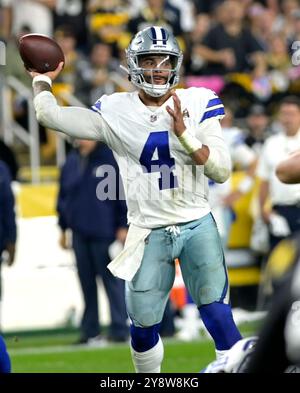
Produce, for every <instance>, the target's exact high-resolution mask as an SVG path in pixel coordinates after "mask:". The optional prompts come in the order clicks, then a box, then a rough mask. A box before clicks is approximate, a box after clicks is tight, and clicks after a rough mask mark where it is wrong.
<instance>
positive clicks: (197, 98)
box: [31, 26, 241, 373]
mask: <svg viewBox="0 0 300 393" xmlns="http://www.w3.org/2000/svg"><path fill="white" fill-rule="evenodd" d="M182 58H183V54H182V52H181V50H180V48H179V46H178V43H177V41H176V39H175V37H174V36H173V34H172V33H171V32H169V31H168V30H166V29H165V28H162V27H159V26H152V27H148V28H146V29H144V30H142V31H140V32H138V33H137V34H136V35H135V36H134V37H133V39H132V40H131V42H130V44H129V47H128V49H127V50H126V59H127V67H128V69H127V71H128V76H129V79H130V80H131V82H132V83H133V84H134V86H135V87H136V88H137V90H136V91H134V92H129V93H126V92H122V93H114V94H112V95H109V96H108V95H104V96H102V97H101V98H99V100H98V101H97V102H96V103H95V104H94V105H93V106H92V110H89V109H86V108H78V107H61V106H59V105H58V104H57V102H56V99H55V97H54V96H53V94H52V93H51V83H52V80H54V79H55V78H56V77H57V75H58V74H59V72H60V71H61V69H62V67H63V63H60V65H59V66H58V68H57V69H56V70H55V71H53V72H48V73H46V74H43V75H39V74H38V73H36V72H31V76H32V77H33V89H34V95H35V98H34V106H35V109H36V114H37V119H38V120H39V122H40V123H42V124H43V125H44V126H47V127H49V128H51V129H55V130H58V131H61V132H64V133H66V134H68V135H70V136H72V137H75V138H84V139H96V140H99V141H102V142H104V143H106V144H107V145H108V146H109V147H110V148H111V149H112V150H113V151H114V153H115V156H116V159H117V161H118V164H119V167H120V172H121V176H122V180H123V184H124V188H125V194H126V201H127V207H128V222H129V224H130V227H129V231H128V235H127V239H126V243H125V246H124V249H123V251H122V252H121V253H120V254H119V255H118V256H117V257H116V258H115V259H114V260H113V261H112V262H111V263H110V265H109V269H110V270H111V272H112V273H113V274H114V275H116V276H118V277H120V278H122V279H125V280H126V304H127V311H128V314H129V317H130V319H131V353H132V359H133V363H134V366H135V370H136V372H144V373H154V372H160V369H161V362H162V360H163V344H162V341H161V339H160V337H159V334H158V329H159V325H160V322H161V320H162V316H163V312H164V308H165V305H166V302H167V300H168V296H169V292H170V290H171V288H172V285H173V282H174V275H175V265H174V260H175V259H176V258H179V259H180V261H181V270H182V274H183V278H184V281H185V285H186V286H187V288H188V290H189V292H190V294H191V296H192V298H193V301H194V302H195V303H196V304H197V306H198V308H199V311H200V314H201V318H202V320H203V322H204V324H205V326H206V328H207V329H208V331H209V333H210V334H211V336H212V337H213V339H214V342H215V346H216V353H217V356H222V355H223V354H224V353H225V352H226V351H227V350H228V349H229V348H231V346H232V345H234V344H235V343H236V342H237V341H238V340H240V339H241V335H240V333H239V331H238V329H237V327H236V325H235V323H234V320H233V317H232V312H231V307H230V304H229V300H228V287H229V285H228V276H227V270H226V266H225V260H224V253H223V249H222V244H221V240H220V236H219V233H218V230H217V227H216V224H215V221H214V219H213V217H212V215H211V212H210V207H209V203H208V178H209V179H212V180H214V181H216V182H218V183H222V182H225V181H226V180H227V179H228V177H229V176H230V172H231V160H230V154H229V151H228V148H227V147H226V144H225V142H224V140H223V136H222V130H221V126H220V123H219V120H220V119H221V118H222V117H223V116H224V107H223V104H222V102H221V100H220V98H219V97H217V95H216V94H215V93H214V92H213V91H211V90H208V89H205V88H189V89H177V90H175V89H174V87H175V86H176V85H177V84H178V82H179V74H180V67H181V63H182ZM99 190H100V191H101V184H99ZM99 190H97V192H98V191H99ZM100 193H101V192H100Z"/></svg>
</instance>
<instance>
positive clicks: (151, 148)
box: [140, 131, 178, 190]
mask: <svg viewBox="0 0 300 393" xmlns="http://www.w3.org/2000/svg"><path fill="white" fill-rule="evenodd" d="M156 149H157V157H158V159H157V160H153V159H152V157H153V154H154V152H155V150H156ZM140 163H141V164H142V166H143V171H144V172H146V173H152V172H160V178H159V179H158V183H159V189H160V190H164V189H168V188H176V187H178V181H177V177H176V176H174V174H173V172H172V170H174V169H175V160H174V158H173V157H171V155H170V147H169V134H168V131H157V132H151V133H150V135H149V137H148V139H147V142H146V144H145V146H144V149H143V151H142V154H141V157H140Z"/></svg>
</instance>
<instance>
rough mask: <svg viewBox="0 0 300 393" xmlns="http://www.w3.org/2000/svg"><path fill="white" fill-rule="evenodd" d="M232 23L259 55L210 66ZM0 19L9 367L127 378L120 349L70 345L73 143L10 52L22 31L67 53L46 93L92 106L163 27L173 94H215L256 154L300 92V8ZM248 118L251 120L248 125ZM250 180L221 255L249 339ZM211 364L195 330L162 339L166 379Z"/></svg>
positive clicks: (36, 5)
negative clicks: (68, 230)
mask: <svg viewBox="0 0 300 393" xmlns="http://www.w3.org/2000/svg"><path fill="white" fill-rule="evenodd" d="M224 3H225V7H224ZM226 7H228V8H226ZM229 12H230V14H229ZM230 20H232V23H234V22H235V23H237V20H238V22H239V23H240V25H241V26H242V27H243V28H245V29H246V31H247V38H246V41H247V40H248V41H247V42H248V43H249V42H251V44H252V45H254V44H253V42H254V41H255V45H257V46H255V48H256V49H255V51H256V52H258V53H259V56H258V58H253V57H251V50H250V49H249V53H247V51H244V50H242V49H244V48H243V47H242V45H243V44H242V43H243V42H244V41H238V43H237V44H236V45H237V46H236V47H234V45H235V44H232V45H233V46H232V50H233V52H234V54H235V56H236V57H235V62H233V63H230V60H228V62H229V63H230V64H231V65H228V62H226V60H221V61H220V62H219V63H217V64H218V67H215V65H216V63H210V62H209V61H207V59H206V55H205V48H206V49H207V48H209V49H213V50H215V51H221V50H222V48H223V46H222V45H223V44H224V43H222V36H220V34H219V33H218V30H214V29H215V28H216V26H218V24H219V23H221V24H222V23H223V24H224V25H228V24H229V25H230V23H231V22H230ZM0 21H1V23H0V40H1V42H3V43H4V44H5V46H1V50H2V52H1V59H0V60H1V64H4V61H2V60H5V65H1V66H0V138H1V140H2V141H3V142H4V143H5V144H6V145H7V146H8V147H9V148H10V149H11V150H12V151H13V153H14V155H15V158H16V160H17V163H18V166H19V170H18V173H17V175H16V179H15V180H14V182H13V189H14V193H15V196H16V213H17V221H18V242H17V254H16V261H15V263H14V265H13V266H12V267H10V268H8V267H7V266H5V264H3V268H2V281H3V299H2V302H1V311H0V330H1V331H2V332H3V334H4V336H5V337H6V338H7V343H8V348H9V350H10V353H11V355H12V360H13V369H14V371H16V372H35V371H36V372H43V371H44V372H48V371H49V372H61V371H67V372H122V371H124V372H132V371H133V368H132V365H131V360H130V354H129V349H128V345H121V344H120V345H116V344H115V345H112V346H111V347H109V348H101V349H94V348H93V349H91V348H89V349H88V348H87V349H81V350H78V349H77V348H76V349H74V348H73V347H70V344H71V343H72V342H73V341H74V339H75V338H76V336H77V335H78V324H79V321H80V316H81V312H82V299H81V294H80V289H79V284H78V281H77V275H76V271H75V267H74V260H73V255H72V253H71V252H70V251H65V250H62V249H60V248H59V245H58V239H59V230H58V226H57V218H56V209H55V204H56V195H57V188H58V176H59V168H60V166H61V165H62V164H63V162H64V160H65V157H66V154H67V153H68V151H69V150H70V148H71V147H72V141H71V140H69V139H68V138H66V137H64V136H62V135H57V134H56V133H53V132H51V131H50V130H48V129H44V128H43V127H41V126H39V125H38V124H37V122H36V120H35V115H34V110H33V106H32V92H31V85H30V84H31V80H30V78H29V76H28V75H27V74H26V72H25V71H24V68H23V65H22V62H21V59H20V58H19V55H18V51H17V40H18V37H20V36H21V35H23V34H25V33H29V32H35V33H42V34H46V35H48V36H52V37H54V38H55V39H56V40H57V42H58V43H59V44H60V45H61V46H62V48H63V50H64V52H65V56H66V66H65V68H64V71H63V72H62V74H61V75H60V77H59V79H58V80H57V81H56V82H55V83H54V86H53V91H54V93H55V95H56V97H57V98H58V100H59V101H60V103H61V104H64V105H80V106H90V105H91V104H93V102H94V101H95V100H96V99H97V98H98V97H99V96H101V95H102V94H110V93H113V92H115V91H128V90H132V89H133V87H132V85H131V84H130V83H129V82H128V80H127V77H126V75H124V73H123V72H122V70H121V69H120V67H119V65H120V64H121V63H123V62H124V48H126V46H127V45H128V43H129V40H130V38H131V36H132V35H133V34H134V33H135V32H136V31H137V30H139V29H141V28H143V27H146V26H148V25H153V24H157V25H164V26H167V27H168V28H170V29H172V30H173V32H174V33H175V35H176V36H177V37H178V39H179V41H180V44H181V46H182V49H183V51H184V55H185V61H184V66H183V70H182V71H183V72H182V79H181V86H182V87H189V86H205V87H209V88H212V89H213V90H215V91H216V92H217V93H218V94H219V95H220V96H221V98H222V99H223V101H224V103H225V105H226V106H227V107H228V108H230V109H231V111H233V114H234V126H236V127H238V128H239V129H240V130H241V131H242V133H243V135H244V138H245V140H246V143H247V144H248V145H249V146H250V147H251V148H253V150H254V151H255V152H256V154H258V155H259V151H260V149H261V148H262V146H263V143H264V141H265V139H266V138H267V137H268V136H270V135H272V134H274V133H277V132H279V131H280V125H279V124H278V122H277V119H276V110H277V107H278V103H279V100H280V99H281V98H283V97H284V96H286V95H290V94H296V95H299V92H300V68H299V63H300V61H299V63H298V64H297V60H298V57H297V49H298V47H299V46H300V45H299V46H297V45H294V43H295V42H297V40H300V3H299V1H297V0H265V1H252V0H239V1H235V0H231V1H222V0H210V1H205V0H182V1H179V0H165V1H163V0H148V1H147V0H127V1H126V0H98V1H97V0H87V1H84V0H49V1H34V0H23V1H21V0H1V1H0ZM239 23H237V25H238V24H239ZM245 34H246V33H245ZM250 35H251V38H249V37H250ZM244 39H245V37H244ZM224 45H225V44H224ZM226 45H227V44H226ZM226 45H225V47H226ZM249 45H250V44H249ZM3 48H5V49H6V50H5V56H4V55H3ZM239 55H240V56H242V59H241V58H239V57H238V56H239ZM226 56H227V55H226ZM226 56H225V57H226ZM228 57H230V56H227V59H228ZM230 58H231V60H232V57H230ZM293 59H294V60H295V61H294V62H293V61H292V60H293ZM123 64H124V63H123ZM253 115H255V116H257V117H256V118H255V119H254V120H253ZM251 116H252V117H251ZM251 120H252V122H251ZM255 120H256V122H257V123H255ZM253 121H254V124H253ZM255 131H257V134H256V133H255ZM0 158H1V159H3V158H2V157H0ZM243 176H244V172H243V170H241V168H238V167H237V168H234V173H233V189H234V187H236V185H237V184H238V182H239V180H240V179H241V178H243ZM258 181H259V180H257V181H256V183H255V185H254V186H253V188H252V189H251V190H250V192H248V193H247V194H246V195H244V196H243V197H242V198H241V199H240V200H239V201H238V202H237V203H236V204H235V205H234V212H235V215H236V220H235V222H234V224H233V226H232V228H231V232H230V238H229V248H228V251H227V263H228V267H229V275H230V281H231V298H232V305H233V307H234V309H235V311H236V312H235V316H236V318H237V319H239V322H240V323H242V329H244V332H245V334H253V333H254V332H256V330H257V326H258V325H257V322H253V320H255V321H256V320H260V319H261V314H259V313H257V312H259V311H260V310H259V307H258V304H259V294H260V288H261V255H259V254H257V253H256V252H255V251H254V250H253V249H251V248H250V243H251V242H250V240H251V234H252V228H253V222H254V221H255V219H256V215H257V184H258ZM0 208H1V207H0ZM99 296H100V299H101V300H100V303H101V309H100V315H101V321H102V322H103V324H107V323H108V321H109V313H108V307H107V299H106V298H105V294H104V291H103V290H102V288H101V283H100V284H99ZM174 306H176V305H174ZM179 311H180V310H179ZM179 317H180V313H179ZM98 351H101V355H100V356H99V352H98ZM179 355H180V356H179ZM213 357H214V354H213V346H212V344H211V342H210V340H209V339H208V338H207V336H206V335H205V334H204V333H203V332H200V335H199V339H198V340H197V345H195V343H194V342H190V343H189V342H188V343H187V342H180V341H178V340H177V339H176V338H171V339H168V340H167V341H166V360H165V365H164V367H165V369H163V371H166V372H176V371H179V370H180V371H181V372H185V371H186V372H188V371H190V372H193V371H195V372H197V371H198V370H199V369H201V367H203V366H205V365H206V364H207V363H208V362H209V361H211V360H212V359H213ZM83 359H84V361H83ZM101 359H102V360H101ZM116 359H117V361H116ZM101 362H102V363H101Z"/></svg>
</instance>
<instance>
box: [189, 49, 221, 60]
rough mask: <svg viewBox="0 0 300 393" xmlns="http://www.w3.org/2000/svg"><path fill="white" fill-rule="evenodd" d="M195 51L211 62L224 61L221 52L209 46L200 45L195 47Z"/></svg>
mask: <svg viewBox="0 0 300 393" xmlns="http://www.w3.org/2000/svg"><path fill="white" fill-rule="evenodd" d="M195 52H196V53H197V54H198V55H199V56H201V57H202V58H203V59H204V60H206V61H210V62H211V63H222V57H221V54H220V52H219V51H216V50H213V49H210V48H208V47H207V46H204V45H199V46H198V47H197V48H196V49H195Z"/></svg>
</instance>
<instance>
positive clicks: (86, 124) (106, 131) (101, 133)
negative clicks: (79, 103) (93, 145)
mask: <svg viewBox="0 0 300 393" xmlns="http://www.w3.org/2000/svg"><path fill="white" fill-rule="evenodd" d="M97 102H98V101H97ZM97 106H99V104H97ZM97 106H96V108H97ZM34 107H35V111H36V116H37V119H38V121H39V123H41V124H42V125H44V126H45V127H49V128H51V129H53V130H57V131H60V132H63V133H65V134H66V135H69V136H71V137H72V138H77V139H92V140H98V141H101V142H103V143H105V144H106V145H108V146H109V147H110V148H111V149H113V150H115V151H116V152H118V146H119V145H120V143H119V141H118V138H117V136H116V134H115V132H114V130H113V129H112V128H111V127H110V126H109V124H108V123H107V121H106V120H105V119H104V118H103V116H102V115H101V112H99V111H96V112H98V113H95V109H94V106H93V108H92V109H93V110H91V109H89V108H81V107H71V106H60V105H58V104H57V101H56V98H55V97H54V95H53V94H52V93H51V92H49V91H43V92H41V93H39V94H38V95H37V96H36V97H35V98H34ZM99 114H100V116H99Z"/></svg>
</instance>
